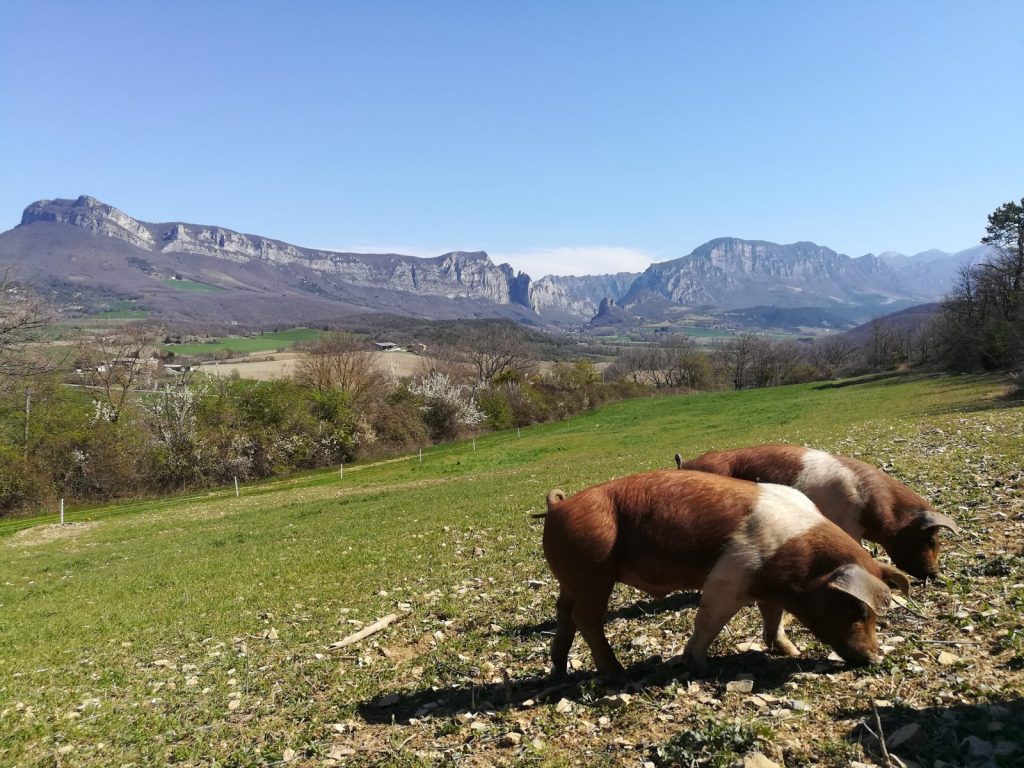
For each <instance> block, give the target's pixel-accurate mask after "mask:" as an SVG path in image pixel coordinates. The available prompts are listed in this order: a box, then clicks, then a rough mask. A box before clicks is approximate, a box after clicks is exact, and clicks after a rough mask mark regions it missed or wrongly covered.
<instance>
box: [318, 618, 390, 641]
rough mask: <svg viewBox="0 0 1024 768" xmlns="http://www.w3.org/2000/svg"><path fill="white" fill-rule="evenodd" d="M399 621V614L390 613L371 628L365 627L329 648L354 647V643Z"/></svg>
mask: <svg viewBox="0 0 1024 768" xmlns="http://www.w3.org/2000/svg"><path fill="white" fill-rule="evenodd" d="M397 620H398V614H397V613H389V614H388V615H387V616H385V617H384V618H383V619H377V621H375V622H373V624H371V625H370V626H368V627H363V628H362V629H360V630H359V631H358V632H353V633H352V634H351V635H349V636H348V637H343V638H342V639H341V640H339V641H338V642H336V643H331V644H330V645H328V646H327V647H328V648H330V649H332V650H333V649H334V648H344V647H345V646H346V645H352V643H358V642H359V641H360V640H362V639H364V638H367V637H369V636H370V635H373V634H376V633H377V632H380V631H381V630H382V629H384V628H385V627H386V626H388V624H391V623H392V622H394V621H397Z"/></svg>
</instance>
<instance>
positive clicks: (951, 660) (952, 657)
mask: <svg viewBox="0 0 1024 768" xmlns="http://www.w3.org/2000/svg"><path fill="white" fill-rule="evenodd" d="M958 661H960V657H959V656H957V655H956V654H954V653H950V652H949V651H943V652H942V653H940V654H939V658H938V662H939V664H941V665H942V666H944V667H948V666H951V665H953V664H956V663H957V662H958Z"/></svg>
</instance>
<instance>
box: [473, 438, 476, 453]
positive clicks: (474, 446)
mask: <svg viewBox="0 0 1024 768" xmlns="http://www.w3.org/2000/svg"><path fill="white" fill-rule="evenodd" d="M473 450H474V451H475V450H476V436H475V435H474V436H473Z"/></svg>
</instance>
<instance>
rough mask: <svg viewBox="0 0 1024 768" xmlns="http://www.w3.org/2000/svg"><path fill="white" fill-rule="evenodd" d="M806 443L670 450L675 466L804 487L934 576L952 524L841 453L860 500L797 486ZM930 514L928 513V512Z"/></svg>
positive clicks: (916, 569) (828, 512) (901, 559)
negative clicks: (691, 455) (694, 453)
mask: <svg viewBox="0 0 1024 768" xmlns="http://www.w3.org/2000/svg"><path fill="white" fill-rule="evenodd" d="M807 452H808V449H807V448H803V447H801V446H797V445H756V446H751V447H748V448H737V449H735V450H730V451H714V452H710V453H705V454H704V455H703V456H699V457H697V458H696V459H692V460H691V461H683V460H682V457H680V456H679V454H676V465H677V466H678V467H679V468H680V469H693V470H699V471H702V472H712V473H714V474H718V475H728V476H730V477H736V478H741V479H744V480H754V481H756V482H763V483H778V484H781V485H790V486H793V487H795V488H797V490H801V491H806V492H807V493H808V495H809V496H810V497H811V500H812V501H813V502H814V503H815V504H817V505H818V507H819V509H821V512H822V513H823V514H824V515H825V516H826V517H828V518H829V519H830V520H833V521H834V522H837V523H840V522H841V520H842V518H843V517H844V516H852V517H855V518H856V519H857V521H858V523H859V526H860V528H861V529H862V530H863V537H864V538H865V539H867V540H868V541H874V542H876V543H878V544H881V545H882V547H883V548H884V549H885V551H886V552H887V553H888V554H889V557H891V558H892V561H893V562H894V563H895V564H896V565H897V566H898V567H900V568H902V569H903V570H905V571H907V572H908V573H910V574H912V575H914V576H917V577H919V578H925V577H929V576H932V577H934V576H936V575H937V574H938V570H939V562H938V558H939V547H940V541H939V529H940V528H942V527H949V528H951V530H953V531H954V532H955V531H956V530H957V529H956V527H955V523H953V522H952V521H951V520H949V519H948V518H946V517H945V516H944V515H940V514H938V513H935V512H934V510H932V507H931V505H930V504H929V503H928V502H927V501H926V500H925V499H923V498H922V497H921V496H918V495H917V494H916V493H914V492H913V491H912V490H910V489H909V488H908V487H907V486H905V485H904V484H903V483H901V482H900V481H898V480H896V479H895V478H893V477H890V476H889V475H887V474H886V473H885V472H883V471H881V470H880V469H877V468H876V467H873V466H871V465H870V464H865V463H864V462H863V461H858V460H856V459H851V458H848V457H846V456H837V455H835V454H832V457H833V458H834V459H835V460H837V461H838V462H840V463H841V464H842V465H843V466H845V467H846V468H848V469H849V470H851V471H852V472H853V473H854V475H855V476H856V477H857V484H858V490H859V492H860V494H861V498H862V500H863V504H862V505H858V506H857V507H856V508H848V507H849V505H850V504H851V503H852V502H850V501H849V500H847V499H845V498H843V497H842V496H841V495H840V494H838V493H830V492H829V490H830V489H824V490H820V491H819V492H817V493H815V492H812V491H808V489H806V488H801V487H799V486H798V485H797V479H798V477H799V476H800V473H801V471H802V470H803V457H804V455H805V454H806V453H807ZM929 513H931V514H929Z"/></svg>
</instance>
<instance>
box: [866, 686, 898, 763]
mask: <svg viewBox="0 0 1024 768" xmlns="http://www.w3.org/2000/svg"><path fill="white" fill-rule="evenodd" d="M871 711H872V712H874V713H875V725H876V726H877V727H878V733H876V734H875V738H877V739H878V743H879V744H880V745H881V746H882V755H883V757H885V764H886V765H887V766H888V767H889V768H892V758H890V757H889V750H888V749H887V748H886V746H885V733H883V732H882V718H880V717H879V716H878V707H876V706H875V700H874V699H872V700H871ZM869 730H870V729H869Z"/></svg>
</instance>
